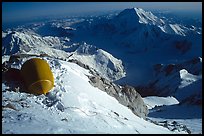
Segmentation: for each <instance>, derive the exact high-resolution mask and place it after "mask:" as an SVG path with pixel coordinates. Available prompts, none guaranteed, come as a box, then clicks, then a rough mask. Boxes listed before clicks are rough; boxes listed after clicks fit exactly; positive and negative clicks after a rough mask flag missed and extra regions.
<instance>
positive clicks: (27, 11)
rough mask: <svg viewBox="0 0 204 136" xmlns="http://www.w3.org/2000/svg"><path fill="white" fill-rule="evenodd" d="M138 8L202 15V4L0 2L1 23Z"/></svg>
mask: <svg viewBox="0 0 204 136" xmlns="http://www.w3.org/2000/svg"><path fill="white" fill-rule="evenodd" d="M133 7H140V8H144V9H145V10H155V9H157V10H170V11H181V12H182V11H190V12H191V11H192V12H199V13H202V2H2V23H3V24H4V23H12V22H16V21H26V20H30V19H34V18H38V17H44V16H61V15H68V16H69V15H79V14H87V13H91V12H92V13H93V12H100V11H110V10H123V9H125V8H133Z"/></svg>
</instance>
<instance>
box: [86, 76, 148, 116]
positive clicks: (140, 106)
mask: <svg viewBox="0 0 204 136" xmlns="http://www.w3.org/2000/svg"><path fill="white" fill-rule="evenodd" d="M88 77H89V79H90V83H91V84H92V85H93V86H94V87H97V88H99V89H100V90H102V91H104V92H106V93H107V94H109V95H110V96H113V97H114V98H116V99H117V100H118V102H119V103H121V104H122V105H124V106H127V107H128V108H129V109H131V110H132V112H133V113H134V114H136V115H137V116H139V117H142V118H146V116H147V114H148V112H149V111H148V108H147V106H146V104H145V103H144V101H143V100H142V97H141V95H140V94H139V93H138V92H137V91H136V90H135V89H134V88H133V87H131V86H128V85H125V86H119V85H116V84H114V83H113V82H110V81H108V80H106V79H105V78H102V77H100V76H88Z"/></svg>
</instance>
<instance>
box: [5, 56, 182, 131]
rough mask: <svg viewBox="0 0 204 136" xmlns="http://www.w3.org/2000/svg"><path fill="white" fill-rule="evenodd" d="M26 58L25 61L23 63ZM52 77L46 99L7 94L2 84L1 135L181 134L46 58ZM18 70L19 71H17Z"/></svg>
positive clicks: (83, 74) (83, 72)
mask: <svg viewBox="0 0 204 136" xmlns="http://www.w3.org/2000/svg"><path fill="white" fill-rule="evenodd" d="M27 59H29V58H26V59H24V60H23V61H26V60H27ZM44 59H45V60H47V62H48V63H49V64H50V66H51V69H52V72H53V73H54V77H55V87H54V88H53V89H52V90H51V91H50V92H49V93H48V94H47V95H39V96H35V95H32V94H28V93H24V92H14V91H6V89H8V87H7V86H6V85H5V84H4V83H2V98H3V100H2V105H3V106H5V105H7V104H8V103H10V104H12V105H14V107H15V108H16V110H13V109H11V108H4V109H3V111H2V116H3V118H2V133H3V134H20V133H21V134H26V133H27V134H36V133H41V134H42V133H43V134H47V133H48V134H52V133H63V134H64V133H137V134H140V133H141V134H143V133H150V134H152V133H164V134H168V133H182V132H171V131H169V130H168V129H167V128H164V127H161V126H157V125H155V124H153V123H150V122H147V121H145V120H144V119H142V118H139V117H138V116H136V115H135V114H133V113H132V112H131V110H130V109H128V108H127V107H125V106H123V105H121V104H119V102H118V101H117V100H116V99H115V98H113V97H111V96H109V95H108V94H106V93H105V92H103V91H101V90H99V89H98V88H95V87H93V86H92V85H91V84H90V83H89V82H88V81H89V79H88V77H87V76H86V75H90V74H89V73H88V71H87V70H85V69H83V68H81V67H79V66H78V65H76V64H74V63H69V62H65V61H60V60H57V59H53V58H46V57H44ZM19 69H20V67H19Z"/></svg>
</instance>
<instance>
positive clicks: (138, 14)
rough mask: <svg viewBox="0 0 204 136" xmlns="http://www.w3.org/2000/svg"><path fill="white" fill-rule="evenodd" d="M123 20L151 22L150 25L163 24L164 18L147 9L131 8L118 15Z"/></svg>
mask: <svg viewBox="0 0 204 136" xmlns="http://www.w3.org/2000/svg"><path fill="white" fill-rule="evenodd" d="M117 17H118V18H121V19H123V20H126V21H129V20H131V21H132V22H134V23H138V22H139V23H142V24H150V25H159V26H161V25H163V24H164V22H163V20H161V19H159V18H158V17H157V16H155V15H154V14H152V13H151V12H148V11H145V10H144V9H142V8H138V7H136V8H129V9H125V10H123V11H122V12H120V13H119V15H118V16H117Z"/></svg>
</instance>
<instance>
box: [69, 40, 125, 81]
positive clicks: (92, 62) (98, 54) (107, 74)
mask: <svg viewBox="0 0 204 136" xmlns="http://www.w3.org/2000/svg"><path fill="white" fill-rule="evenodd" d="M71 58H73V59H76V60H79V61H80V62H82V63H84V64H86V65H89V66H90V67H91V68H93V69H95V70H96V71H97V72H98V73H99V75H100V76H102V77H104V78H106V79H108V80H110V81H114V80H118V79H120V78H122V77H125V75H126V72H125V70H124V67H123V65H122V61H121V60H120V59H117V58H115V57H113V56H112V55H111V54H110V53H108V52H106V51H104V50H102V49H96V47H94V46H92V45H87V44H86V43H85V44H84V45H80V47H79V48H78V49H77V50H76V53H75V54H74V55H73V56H72V57H71Z"/></svg>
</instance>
